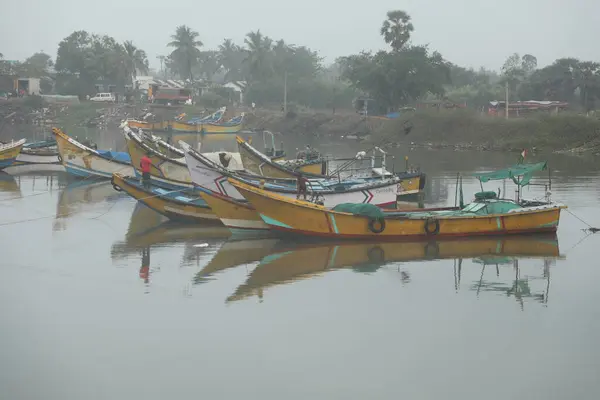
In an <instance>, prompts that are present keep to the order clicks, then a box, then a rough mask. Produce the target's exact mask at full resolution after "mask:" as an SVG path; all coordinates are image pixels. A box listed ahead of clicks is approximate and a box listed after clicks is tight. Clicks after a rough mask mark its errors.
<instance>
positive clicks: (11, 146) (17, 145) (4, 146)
mask: <svg viewBox="0 0 600 400" xmlns="http://www.w3.org/2000/svg"><path fill="white" fill-rule="evenodd" d="M25 142H26V140H25V139H21V140H18V141H16V142H10V143H1V142H0V170H2V169H4V168H6V167H10V166H11V165H12V164H13V163H14V162H15V161H16V160H17V157H18V156H19V153H21V149H22V148H23V145H24V144H25Z"/></svg>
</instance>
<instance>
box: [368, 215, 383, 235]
mask: <svg viewBox="0 0 600 400" xmlns="http://www.w3.org/2000/svg"><path fill="white" fill-rule="evenodd" d="M377 223H378V224H379V227H378V228H375V224H377ZM369 230H370V231H371V232H373V233H381V232H383V231H384V230H385V219H383V218H371V219H369Z"/></svg>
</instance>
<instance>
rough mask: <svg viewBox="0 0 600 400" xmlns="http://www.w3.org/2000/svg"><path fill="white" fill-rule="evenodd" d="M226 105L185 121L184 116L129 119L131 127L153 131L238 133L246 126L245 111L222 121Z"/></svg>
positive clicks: (128, 122)
mask: <svg viewBox="0 0 600 400" xmlns="http://www.w3.org/2000/svg"><path fill="white" fill-rule="evenodd" d="M225 111H226V107H223V108H221V109H219V110H217V111H216V112H215V113H213V114H211V115H209V116H207V117H204V118H192V119H190V120H188V121H186V122H183V116H185V115H183V116H179V117H177V118H175V119H174V120H173V121H161V122H147V121H140V120H135V119H129V120H127V124H128V126H129V127H130V128H141V129H144V130H151V131H175V132H185V133H201V134H217V133H237V132H239V131H241V130H242V128H243V126H244V113H242V114H240V115H238V116H236V117H233V118H231V119H230V120H228V121H222V119H223V115H224V114H225Z"/></svg>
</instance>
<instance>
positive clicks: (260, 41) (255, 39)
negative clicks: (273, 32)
mask: <svg viewBox="0 0 600 400" xmlns="http://www.w3.org/2000/svg"><path fill="white" fill-rule="evenodd" d="M244 43H245V44H246V47H247V48H246V49H245V50H246V58H245V59H244V62H245V63H246V64H247V65H248V68H249V73H250V77H251V78H252V80H254V81H257V80H261V79H263V78H265V77H267V76H268V75H270V74H271V73H272V72H273V65H272V63H271V61H272V60H271V59H270V57H269V56H270V54H269V53H270V51H271V48H272V45H273V41H272V40H271V39H270V38H269V37H267V36H264V35H263V34H262V33H260V29H259V30H257V31H256V32H250V33H248V34H247V35H246V39H244Z"/></svg>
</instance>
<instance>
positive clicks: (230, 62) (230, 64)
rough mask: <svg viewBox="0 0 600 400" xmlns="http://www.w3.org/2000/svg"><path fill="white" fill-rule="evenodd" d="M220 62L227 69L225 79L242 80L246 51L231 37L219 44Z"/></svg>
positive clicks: (228, 80) (227, 80)
mask: <svg viewBox="0 0 600 400" xmlns="http://www.w3.org/2000/svg"><path fill="white" fill-rule="evenodd" d="M218 57H219V64H220V66H221V67H222V68H223V69H224V70H225V81H226V82H232V81H240V80H242V79H243V72H242V68H243V65H242V64H243V62H244V57H245V55H244V51H243V50H242V49H241V48H240V47H239V46H238V45H236V44H235V43H233V41H232V40H231V39H225V40H224V41H223V43H222V44H221V45H219V54H218Z"/></svg>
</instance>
